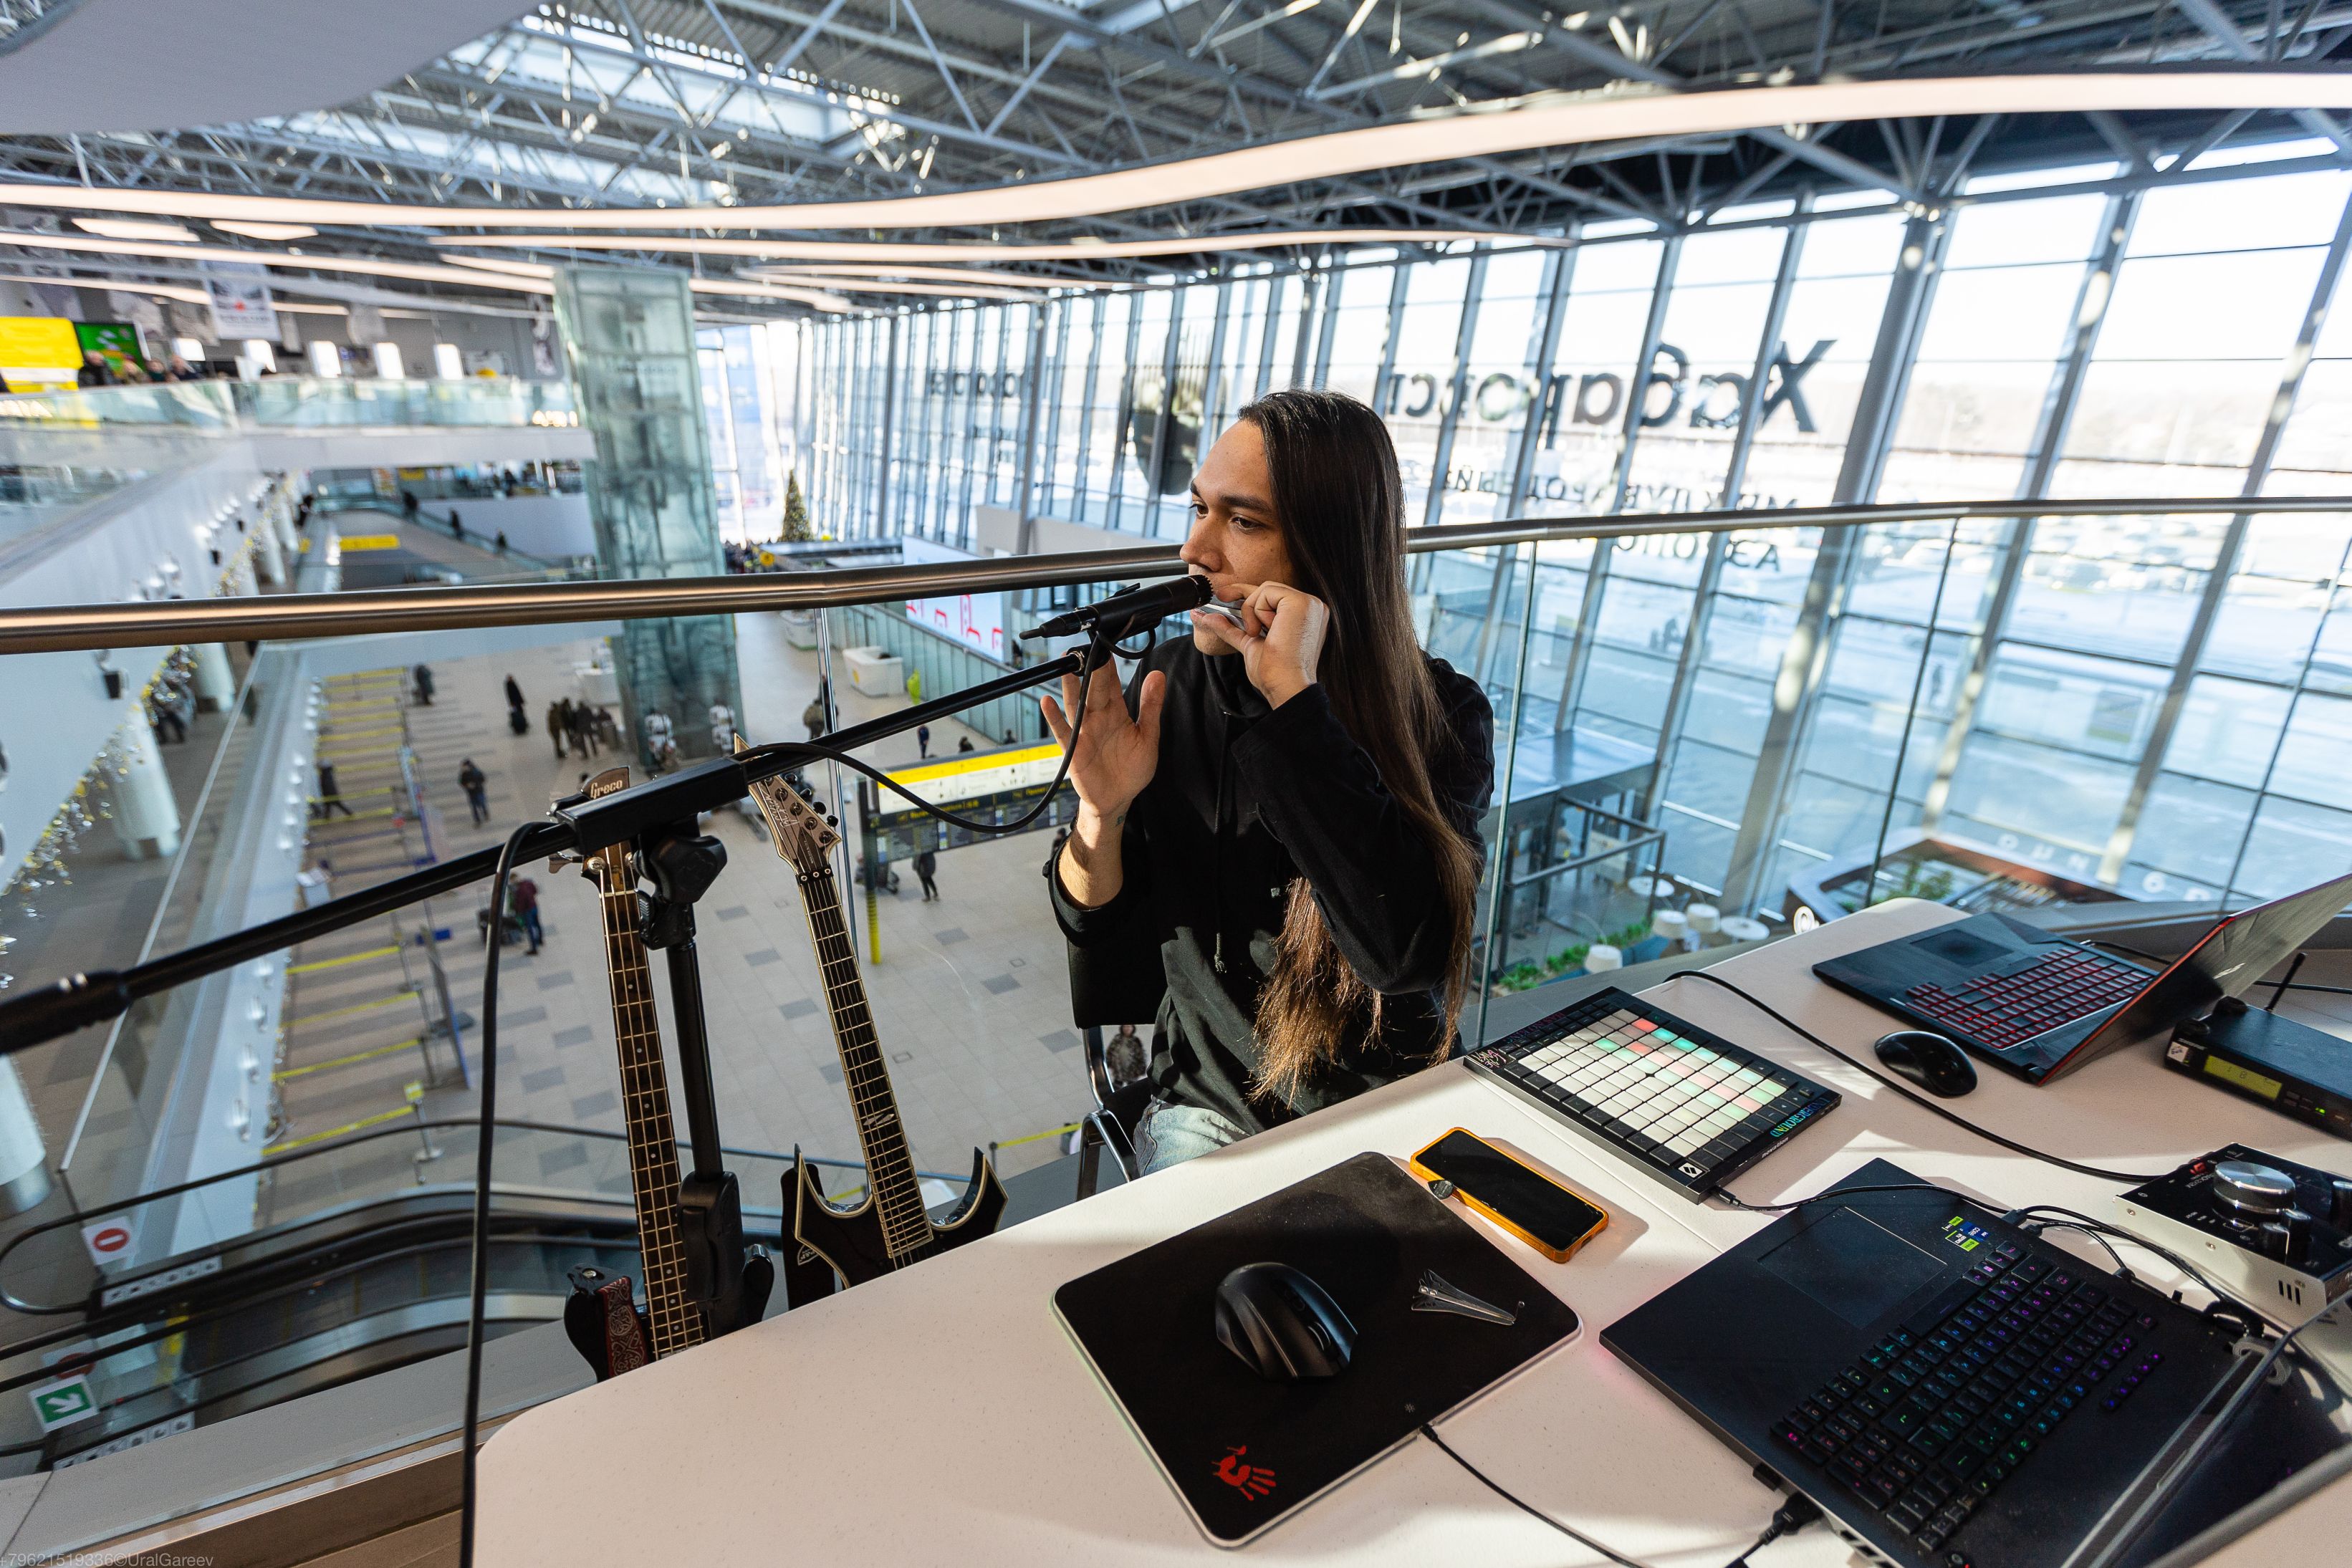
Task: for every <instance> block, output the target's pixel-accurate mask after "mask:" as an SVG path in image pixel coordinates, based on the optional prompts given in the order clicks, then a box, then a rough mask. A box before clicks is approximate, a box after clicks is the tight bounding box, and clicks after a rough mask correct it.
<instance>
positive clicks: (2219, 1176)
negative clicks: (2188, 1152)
mask: <svg viewBox="0 0 2352 1568" xmlns="http://www.w3.org/2000/svg"><path fill="white" fill-rule="evenodd" d="M2213 1196H2214V1197H2215V1198H2217V1199H2218V1200H2220V1202H2221V1205H2222V1206H2223V1207H2224V1208H2226V1209H2230V1210H2234V1211H2235V1212H2236V1213H2238V1214H2240V1215H2242V1216H2244V1217H2245V1218H2249V1219H2254V1220H2263V1219H2269V1218H2273V1217H2276V1216H2281V1215H2284V1213H2285V1212H2286V1211H2287V1210H2288V1209H2291V1208H2293V1207H2294V1199H2295V1189H2294V1177H2293V1176H2289V1175H2287V1174H2286V1173H2285V1172H2284V1171H2281V1170H2273V1169H2272V1168H2271V1167H2270V1166H2265V1165H2258V1164H2256V1163H2255V1162H2254V1161H2252V1160H2223V1161H2221V1163H2220V1164H2219V1165H2217V1166H2214V1167H2213ZM2306 1223H2307V1221H2306Z"/></svg>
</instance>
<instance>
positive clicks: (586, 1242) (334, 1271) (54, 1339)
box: [0, 1199, 774, 1394]
mask: <svg viewBox="0 0 2352 1568" xmlns="http://www.w3.org/2000/svg"><path fill="white" fill-rule="evenodd" d="M621 1206H628V1199H621ZM457 1213H458V1218H468V1220H470V1213H468V1210H457ZM414 1225H416V1220H412V1218H409V1220H388V1222H385V1225H381V1228H376V1229H379V1232H400V1229H409V1228H414ZM372 1234H376V1232H358V1237H360V1239H364V1237H372ZM746 1237H751V1239H752V1241H772V1239H774V1237H769V1234H767V1232H752V1229H748V1228H746ZM491 1244H494V1246H506V1249H513V1246H572V1249H585V1250H637V1239H635V1234H630V1237H628V1239H621V1237H618V1234H614V1237H612V1239H597V1237H581V1234H576V1232H552V1229H548V1232H541V1229H510V1232H501V1229H491ZM454 1246H470V1229H463V1232H452V1234H449V1237H446V1239H440V1241H430V1239H428V1241H404V1244H400V1246H393V1249H385V1250H376V1253H367V1255H364V1258H351V1260H346V1262H339V1265H334V1267H330V1270H318V1271H306V1274H301V1277H299V1279H289V1281H285V1283H280V1286H270V1288H266V1291H252V1293H247V1295H236V1298H230V1300H221V1302H214V1305H209V1307H197V1310H193V1312H174V1314H164V1322H163V1323H155V1326H152V1328H148V1331H143V1333H136V1335H130V1338H120V1340H108V1343H106V1344H103V1347H101V1349H91V1352H89V1354H87V1361H89V1364H91V1365H94V1364H99V1361H106V1359H108V1356H115V1354H122V1352H127V1349H139V1347H142V1344H158V1343H163V1340H169V1338H174V1335H184V1333H188V1331H193V1328H205V1326H207V1323H212V1322H214V1319H221V1316H228V1314H230V1312H249V1310H254V1307H268V1305H270V1302H275V1300H280V1298H287V1295H303V1293H310V1291H318V1288H320V1286H330V1283H336V1281H341V1279H348V1277H351V1274H358V1271H360V1270H367V1267H376V1265H385V1262H400V1260H402V1258H424V1255H428V1253H433V1250H440V1249H454ZM212 1279H221V1277H219V1274H216V1277H212ZM230 1283H233V1281H230ZM458 1293H463V1286H461V1288H458ZM139 1300H142V1302H143V1305H146V1307H148V1312H146V1314H139V1312H122V1316H130V1319H139V1316H152V1307H155V1302H158V1300H169V1298H155V1295H146V1298H139ZM419 1300H425V1298H419ZM108 1322H110V1319H106V1316H97V1319H89V1322H85V1323H73V1326H68V1328H61V1331H49V1333H40V1335H33V1338H28V1340H16V1343H14V1344H0V1361H9V1359H16V1356H28V1354H37V1352H42V1349H49V1347H52V1344H58V1343H70V1340H80V1338H87V1335H91V1333H110V1331H108V1328H106V1323H108ZM224 1365H226V1364H224ZM54 1375H57V1368H54V1365H36V1368H30V1371H24V1373H12V1375H0V1394H7V1392H9V1389H19V1387H28V1385H36V1383H47V1380H49V1377H54Z"/></svg>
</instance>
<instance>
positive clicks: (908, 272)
mask: <svg viewBox="0 0 2352 1568" xmlns="http://www.w3.org/2000/svg"><path fill="white" fill-rule="evenodd" d="M467 264H468V265H469V266H473V267H490V266H493V265H495V264H494V263H493V262H492V261H491V260H490V259H489V258H488V257H487V256H474V257H470V258H468V263H467ZM745 276H747V277H760V278H766V279H768V280H769V281H771V282H775V283H793V282H796V281H806V282H811V283H816V282H825V281H830V282H833V283H835V285H836V286H838V287H845V288H856V287H859V285H857V284H856V283H854V282H851V281H850V280H851V279H853V278H859V277H885V278H889V277H896V278H910V279H911V278H929V279H931V280H933V281H935V282H940V283H976V284H982V285H986V284H992V283H994V284H1002V285H1003V286H1004V287H1007V288H1087V287H1092V286H1093V285H1092V283H1091V281H1090V280H1089V279H1087V278H1082V277H1038V276H1037V275H1036V274H1035V273H1032V272H996V271H992V270H989V269H987V268H982V267H851V266H845V265H844V264H842V263H840V262H812V261H803V262H793V263H792V264H791V265H789V266H784V267H757V268H754V269H752V270H751V272H749V273H747V274H746V275H745Z"/></svg>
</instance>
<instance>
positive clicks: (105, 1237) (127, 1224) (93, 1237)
mask: <svg viewBox="0 0 2352 1568" xmlns="http://www.w3.org/2000/svg"><path fill="white" fill-rule="evenodd" d="M81 1244H82V1249H83V1250H85V1251H87V1252H88V1253H89V1260H90V1261H91V1262H93V1263H97V1264H100V1265H104V1264H108V1263H112V1262H115V1261H118V1260H121V1259H122V1258H124V1257H126V1256H128V1255H129V1253H130V1251H131V1221H130V1220H128V1219H126V1218H122V1217H121V1216H120V1215H118V1216H116V1217H115V1218H112V1219H96V1220H92V1221H91V1222H90V1223H89V1224H88V1225H85V1226H83V1227H82V1228H81Z"/></svg>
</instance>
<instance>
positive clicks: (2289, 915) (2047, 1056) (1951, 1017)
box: [1813, 876, 2352, 1083]
mask: <svg viewBox="0 0 2352 1568" xmlns="http://www.w3.org/2000/svg"><path fill="white" fill-rule="evenodd" d="M2347 904H2352V876H2342V877H2337V878H2336V879H2335V880H2334V881H2332V882H2325V883H2320V884H2319V885H2318V886H2317V887H2314V888H2308V889H2305V891H2304V892H2301V893H2295V894H2288V895H2287V896H2286V897H2284V898H2278V899H2273V900H2272V901H2271V902H2270V903H2268V904H2255V905H2254V906H2253V907H2252V908H2251V909H2242V910H2239V911H2238V912H2237V913H2235V914H2233V915H2223V916H2222V917H2221V919H2220V920H2218V921H2216V922H2215V923H2214V925H2213V928H2212V929H2211V930H2210V931H2208V932H2207V933H2206V934H2205V935H2204V936H2202V937H2200V938H2199V940H2198V941H2197V943H2196V944H2195V945H2194V946H2191V947H2190V948H2189V951H2188V952H2186V953H2183V954H2182V955H2181V956H2179V958H2176V959H2175V960H2173V962H2172V963H2171V965H2170V966H2168V967H2167V968H2166V969H2165V970H2164V971H2163V972H2162V973H2161V974H2151V973H2150V972H2149V971H2148V970H2147V969H2145V968H2143V967H2140V966H2138V965H2137V964H2128V963H2126V962H2125V961H2124V960H2123V959H2121V958H2116V957H2111V956H2108V955H2106V954H2105V953H2101V952H2098V951H2096V950H2095V949H2094V948H2091V947H2087V946H2084V945H2083V944H2081V943H2079V942H2070V941H2067V940H2066V939H2065V938H2064V937H2063V936H2052V935H2051V934H2050V933H2049V932H2047V931H2044V930H2042V929H2041V928H2040V927H2039V926H2034V925H2027V924H2026V923H2025V922H2024V921H2022V920H2014V919H2011V917H2010V916H2008V915H1970V916H1969V918H1968V919H1966V920H1960V921H1955V922H1954V923H1953V924H1951V925H1938V926H1937V927H1936V928H1935V929H1934V930H1932V931H1923V932H1920V933H1918V934H1917V935H1916V936H1904V937H1898V938H1897V939H1895V941H1892V942H1882V943H1880V944H1879V945H1878V946H1875V947H1865V948H1864V949H1863V950H1862V951H1861V952H1859V953H1850V954H1848V955H1847V956H1844V957H1843V958H1832V959H1830V960H1828V961H1827V962H1825V963H1820V964H1816V965H1814V966H1813V973H1814V974H1816V975H1819V976H1820V977H1822V979H1824V980H1827V981H1828V982H1829V983H1830V984H1831V985H1833V986H1835V987H1837V988H1839V989H1840V990H1843V991H1850V992H1852V993H1853V995H1855V996H1858V997H1860V998H1863V999H1864V1001H1868V1002H1874V1003H1876V1004H1877V1005H1878V1006H1880V1007H1882V1008H1885V1009H1886V1010H1887V1011H1889V1012H1891V1013H1895V1014H1896V1015H1898V1016H1899V1017H1902V1018H1904V1019H1909V1020H1910V1021H1912V1022H1914V1023H1916V1024H1919V1025H1921V1026H1923V1027H1925V1028H1927V1029H1931V1030H1935V1031H1936V1032H1937V1033H1938V1034H1943V1035H1948V1036H1950V1037H1951V1038H1952V1039H1953V1040H1958V1042H1959V1043H1960V1044H1962V1045H1964V1046H1966V1047H1968V1048H1969V1050H1970V1051H1975V1052H1977V1053H1978V1054H1979V1055H1981V1056H1984V1057H1987V1058H1989V1059H1990V1060H1991V1061H1996V1062H1999V1063H2000V1065H2001V1066H2003V1067H2006V1068H2008V1069H2010V1070H2011V1071H2013V1072H2017V1073H2019V1074H2021V1075H2022V1076H2023V1077H2025V1078H2026V1079H2028V1080H2029V1081H2031V1082H2036V1083H2039V1082H2047V1081H2048V1080H2050V1079H2053V1078H2056V1077H2058V1076H2059V1075H2060V1074H2062V1073H2065V1072H2071V1071H2074V1069H2075V1068H2077V1067H2080V1066H2081V1065H2083V1063H2084V1062H2086V1061H2092V1060H2093V1059H2094V1058H2096V1057H2101V1056H2105V1054H2106V1053H2107V1052H2108V1051H2115V1050H2118V1049H2120V1048H2122V1047H2124V1046H2127V1045H2137V1044H2139V1043H2140V1042H2142V1041H2145V1040H2159V1039H2163V1038H2165V1037H2168V1036H2169V1035H2170V1034H2171V1032H2172V1031H2173V1030H2175V1029H2178V1028H2179V1026H2180V1025H2181V1024H2183V1023H2185V1022H2187V1021H2188V1020H2189V1019H2196V1018H2202V1017H2204V1016H2205V1015H2206V1014H2207V1013H2208V1012H2210V1011H2211V1010H2212V1009H2213V1004H2214V1003H2216V1002H2218V1001H2220V1000H2221V998H2224V997H2234V996H2239V995H2242V994H2243V993H2244V992H2245V990H2246V989H2247V988H2249V987H2251V986H2252V985H2253V984H2254V982H2255V981H2257V980H2259V979H2261V978H2262V977H2263V975H2264V974H2265V973H2267V972H2268V971H2269V970H2270V969H2271V968H2272V967H2274V966H2275V965H2277V964H2278V963H2279V962H2280V961H2281V960H2283V959H2284V958H2285V957H2286V956H2288V955H2289V954H2291V953H2293V952H2294V950H2295V948H2297V947H2298V946H2302V945H2303V944H2304V943H2305V942H2306V941H2309V940H2310V939H2311V937H2312V936H2314V935H2315V934H2316V933H2317V932H2318V931H2319V929H2320V928H2321V927H2322V926H2324V925H2326V924H2327V923H2328V922H2329V921H2330V920H2333V919H2334V918H2336V915H2338V914H2340V913H2341V912H2342V911H2343V910H2344V909H2345V907H2346V906H2347Z"/></svg>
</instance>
